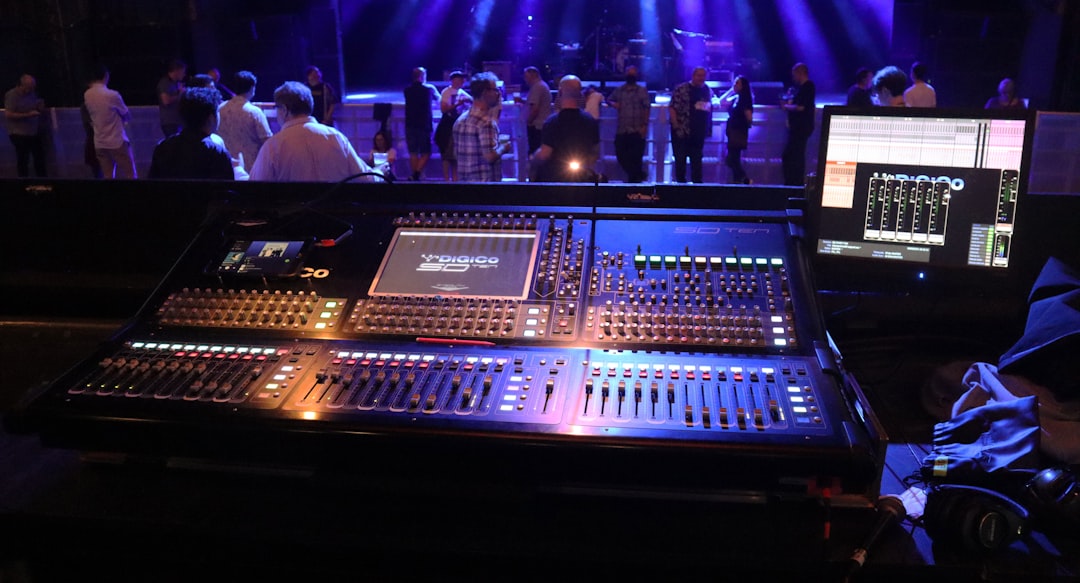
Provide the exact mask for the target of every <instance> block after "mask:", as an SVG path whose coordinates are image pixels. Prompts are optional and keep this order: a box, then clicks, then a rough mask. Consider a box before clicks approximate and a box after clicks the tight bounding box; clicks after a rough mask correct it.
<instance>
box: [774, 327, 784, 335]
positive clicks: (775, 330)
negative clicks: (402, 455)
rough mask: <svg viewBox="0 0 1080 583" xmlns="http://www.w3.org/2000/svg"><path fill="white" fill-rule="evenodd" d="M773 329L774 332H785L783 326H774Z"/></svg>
mask: <svg viewBox="0 0 1080 583" xmlns="http://www.w3.org/2000/svg"><path fill="white" fill-rule="evenodd" d="M772 331H773V334H783V333H784V328H783V327H782V326H774V327H773V329H772Z"/></svg>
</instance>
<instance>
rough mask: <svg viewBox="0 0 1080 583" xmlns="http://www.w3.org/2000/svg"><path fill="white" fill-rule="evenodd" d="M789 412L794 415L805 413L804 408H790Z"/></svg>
mask: <svg viewBox="0 0 1080 583" xmlns="http://www.w3.org/2000/svg"><path fill="white" fill-rule="evenodd" d="M791 410H792V411H794V412H796V413H806V407H792V408H791Z"/></svg>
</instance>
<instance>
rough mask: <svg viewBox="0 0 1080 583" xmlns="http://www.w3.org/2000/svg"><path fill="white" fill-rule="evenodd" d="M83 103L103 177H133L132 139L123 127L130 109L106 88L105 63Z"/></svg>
mask: <svg viewBox="0 0 1080 583" xmlns="http://www.w3.org/2000/svg"><path fill="white" fill-rule="evenodd" d="M83 103H85V104H86V111H87V113H89V114H90V124H91V125H92V126H93V128H94V151H95V153H96V154H97V159H98V163H99V164H101V170H102V174H103V175H104V177H105V178H135V177H136V175H135V160H134V159H132V157H131V140H130V139H128V135H127V131H126V130H125V128H124V123H125V122H127V121H129V120H130V119H131V112H130V111H128V108H127V105H125V104H124V98H123V97H121V96H120V94H119V93H117V92H116V91H113V90H112V89H109V70H108V69H107V68H105V67H104V66H99V67H98V68H97V69H96V70H95V71H94V78H93V80H92V82H91V83H90V88H89V89H87V90H86V92H85V93H83ZM177 105H179V102H178V103H177ZM178 124H179V122H178Z"/></svg>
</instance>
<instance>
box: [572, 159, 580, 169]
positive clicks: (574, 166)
mask: <svg viewBox="0 0 1080 583" xmlns="http://www.w3.org/2000/svg"><path fill="white" fill-rule="evenodd" d="M570 169H571V170H573V171H574V172H577V171H578V170H581V162H578V161H577V160H572V161H571V162H570Z"/></svg>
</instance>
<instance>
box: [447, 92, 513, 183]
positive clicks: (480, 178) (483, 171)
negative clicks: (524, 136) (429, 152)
mask: <svg viewBox="0 0 1080 583" xmlns="http://www.w3.org/2000/svg"><path fill="white" fill-rule="evenodd" d="M497 81H498V78H497V77H495V74H494V73H491V72H489V71H485V72H483V73H477V74H475V75H473V77H472V79H470V81H469V93H470V94H472V97H473V105H472V107H471V108H470V109H469V113H468V114H466V115H463V116H461V117H459V118H458V120H457V121H456V122H454V153H455V154H457V162H458V178H459V179H460V180H461V181H462V182H498V181H499V180H500V179H501V178H502V177H501V176H500V175H499V174H500V173H499V166H498V164H497V163H498V161H499V159H500V158H502V155H503V154H505V153H507V152H508V151H509V149H510V144H509V143H503V144H500V143H499V124H497V123H496V122H495V121H494V120H492V119H491V118H490V116H489V115H488V113H489V112H490V111H491V108H493V107H495V106H496V105H498V104H499V102H500V101H501V100H502V94H500V93H499V88H498V86H497V85H496V82H497Z"/></svg>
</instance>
